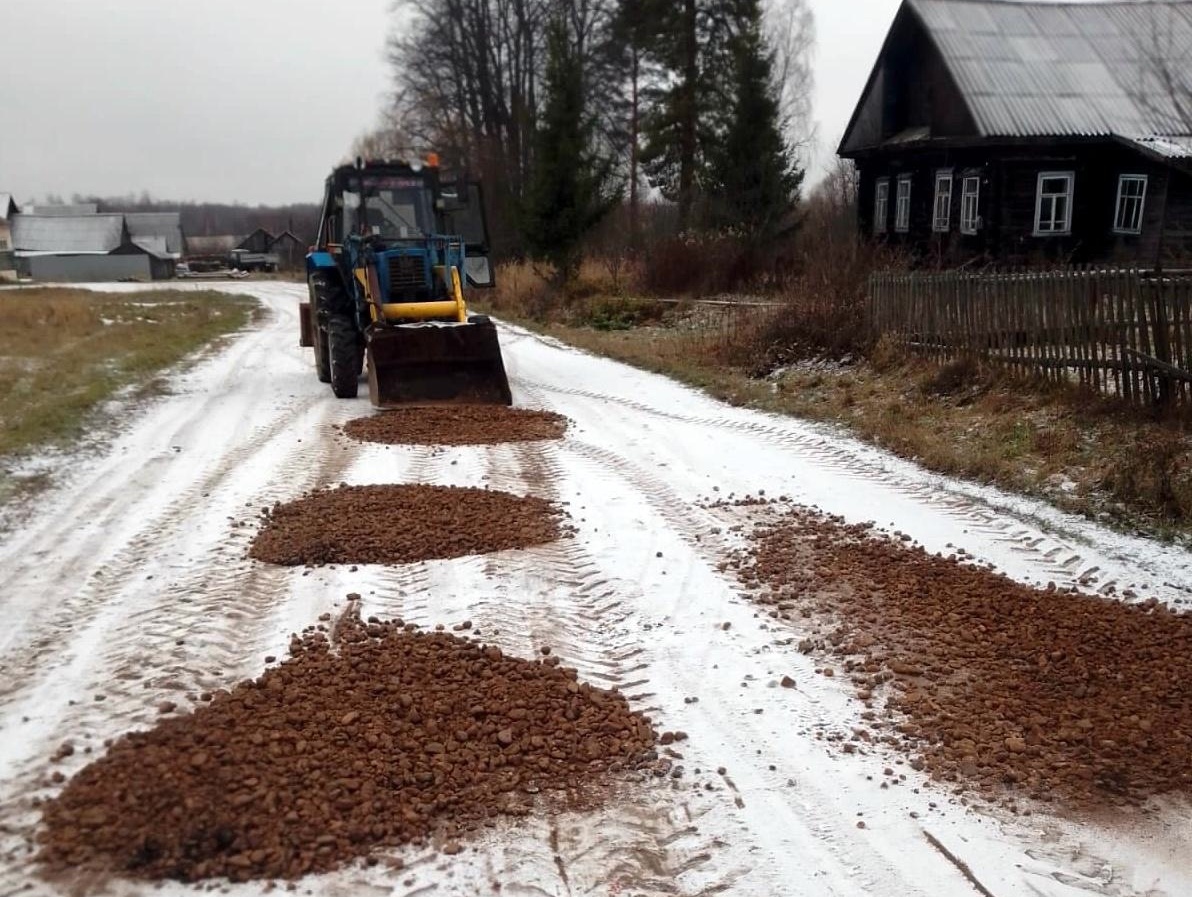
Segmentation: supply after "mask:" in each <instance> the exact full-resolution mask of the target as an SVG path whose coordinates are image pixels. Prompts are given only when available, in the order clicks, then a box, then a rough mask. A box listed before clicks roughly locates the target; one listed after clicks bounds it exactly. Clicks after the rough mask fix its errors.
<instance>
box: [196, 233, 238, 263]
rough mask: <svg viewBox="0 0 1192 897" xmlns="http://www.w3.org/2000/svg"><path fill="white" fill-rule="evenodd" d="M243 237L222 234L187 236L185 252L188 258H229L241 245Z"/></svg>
mask: <svg viewBox="0 0 1192 897" xmlns="http://www.w3.org/2000/svg"><path fill="white" fill-rule="evenodd" d="M242 239H243V238H242V237H237V236H233V235H231V234H221V235H218V236H214V237H192V236H187V238H186V242H185V247H184V249H183V254H184V255H185V256H186V257H187V258H188V259H203V258H224V259H226V258H228V257H230V256H231V254H232V250H233V249H235V248H236V247H237V246H239V245H240V241H241V240H242Z"/></svg>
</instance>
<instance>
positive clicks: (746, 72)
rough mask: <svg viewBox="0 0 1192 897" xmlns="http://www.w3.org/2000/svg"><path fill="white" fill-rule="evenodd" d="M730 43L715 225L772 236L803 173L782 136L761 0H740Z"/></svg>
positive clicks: (712, 180)
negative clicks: (725, 111)
mask: <svg viewBox="0 0 1192 897" xmlns="http://www.w3.org/2000/svg"><path fill="white" fill-rule="evenodd" d="M737 16H738V30H737V33H736V36H735V37H734V38H733V40H732V42H731V45H730V47H731V60H732V76H731V81H730V84H731V92H730V96H729V98H728V104H729V115H728V121H727V123H726V126H725V131H724V134H723V137H722V139H721V140H720V141H718V142H717V145H716V149H715V151H714V152H713V153H711V154H710V158H709V170H708V185H707V187H708V193H709V216H710V218H711V221H710V223H711V224H713V225H715V226H719V227H728V228H735V229H740V230H742V231H744V232H745V233H746V234H747V235H748V236H749V237H751V238H753V239H759V240H766V239H769V238H771V237H773V236H774V235H775V234H776V233H777V232H778V231H779V230H780V228H781V227H782V225H783V223H784V221H787V220H789V219H790V218H791V216H792V213H793V211H794V207H795V205H796V204H797V202H798V199H799V188H800V186H801V185H802V183H803V172H802V171H801V170H800V169H799V168H798V167H797V165H796V164H795V163H794V161H793V159H792V154H791V150H790V147H789V146H787V143H786V140H785V138H784V137H783V134H782V120H781V114H780V111H779V102H778V91H777V89H776V86H775V84H774V81H773V67H774V57H773V53H772V52H771V51H770V49H769V48H768V47H767V45H766V41H765V38H764V37H763V34H762V9H761V4H760V2H759V0H739V3H738V6H737Z"/></svg>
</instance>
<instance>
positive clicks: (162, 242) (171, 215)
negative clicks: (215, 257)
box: [124, 212, 183, 261]
mask: <svg viewBox="0 0 1192 897" xmlns="http://www.w3.org/2000/svg"><path fill="white" fill-rule="evenodd" d="M124 222H125V224H127V225H128V235H129V236H130V237H131V238H132V241H133V242H134V243H136V244H137V245H138V246H144V247H145V248H149V247H150V246H152V247H154V249H155V250H156V249H160V250H161V251H162V252H164V253H165V254H166V255H168V256H169V257H170V258H172V259H174V260H175V261H177V260H178V259H180V258H182V247H183V239H182V213H181V212H127V213H125V215H124Z"/></svg>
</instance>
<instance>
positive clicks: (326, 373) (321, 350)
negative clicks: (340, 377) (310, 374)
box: [310, 302, 331, 383]
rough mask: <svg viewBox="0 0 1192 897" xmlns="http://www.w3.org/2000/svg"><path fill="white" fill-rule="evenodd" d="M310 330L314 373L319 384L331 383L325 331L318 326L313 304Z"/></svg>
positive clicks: (311, 305)
mask: <svg viewBox="0 0 1192 897" xmlns="http://www.w3.org/2000/svg"><path fill="white" fill-rule="evenodd" d="M310 330H311V333H312V334H313V336H314V338H313V339H312V340H311V342H313V343H314V348H315V373H316V374H318V375H319V382H320V383H330V382H331V358H330V355H331V353H330V352H328V351H327V331H325V330H324V329H323V328H322V327H320V326H319V313H318V311H316V310H315V304H314V303H313V302H312V303H311V304H310Z"/></svg>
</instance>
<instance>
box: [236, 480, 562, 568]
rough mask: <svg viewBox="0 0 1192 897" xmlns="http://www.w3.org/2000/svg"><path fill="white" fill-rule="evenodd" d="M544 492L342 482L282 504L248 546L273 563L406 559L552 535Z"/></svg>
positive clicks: (552, 514)
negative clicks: (541, 495) (531, 493)
mask: <svg viewBox="0 0 1192 897" xmlns="http://www.w3.org/2000/svg"><path fill="white" fill-rule="evenodd" d="M562 520H563V512H562V511H561V510H560V509H559V508H558V507H556V506H555V505H553V504H552V503H551V502H549V501H546V500H545V499H541V498H533V497H529V496H518V495H511V494H510V493H508V492H498V491H495V490H489V489H473V488H466V487H461V486H423V485H402V486H340V487H338V488H336V489H328V490H322V491H318V492H313V493H311V494H310V495H307V496H306V497H304V498H301V499H299V500H297V501H292V502H288V503H286V504H277V505H275V506H274V507H273V508H272V510H270V511H269V512H268V513H267V514H266V518H265V522H264V526H263V527H262V528H261V531H260V532H259V533H258V534H257V537H256V538H255V539H254V540H253V544H252V548H251V550H250V552H249V553H250V554H251V555H252V557H254V558H256V559H257V560H261V561H266V562H268V563H271V564H283V565H286V566H296V565H300V564H308V565H319V564H408V563H412V562H415V561H424V560H430V559H432V558H454V557H462V556H464V555H469V554H485V553H487V552H490V551H504V550H506V549H510V548H528V547H530V546H533V545H542V544H545V543H547V542H553V541H555V540H556V539H558V538H559V537H560V535H561V534H562V532H563V530H564V525H563V522H562Z"/></svg>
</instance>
